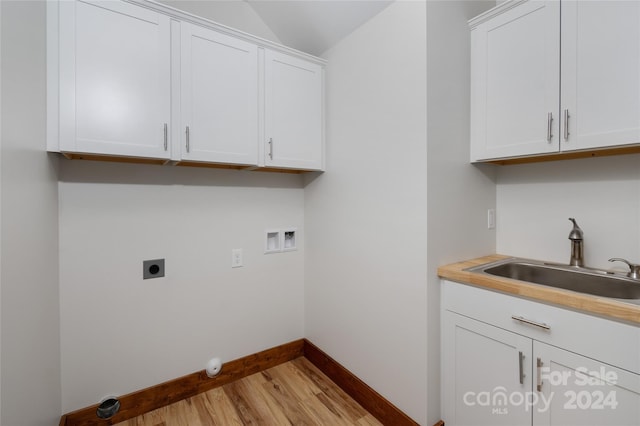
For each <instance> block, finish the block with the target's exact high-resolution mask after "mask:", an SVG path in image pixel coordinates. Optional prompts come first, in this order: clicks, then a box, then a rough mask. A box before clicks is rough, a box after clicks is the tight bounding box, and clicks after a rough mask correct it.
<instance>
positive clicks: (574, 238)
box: [569, 217, 584, 266]
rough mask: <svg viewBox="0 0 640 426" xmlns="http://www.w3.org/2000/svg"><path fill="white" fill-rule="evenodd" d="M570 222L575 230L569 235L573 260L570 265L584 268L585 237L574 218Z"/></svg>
mask: <svg viewBox="0 0 640 426" xmlns="http://www.w3.org/2000/svg"><path fill="white" fill-rule="evenodd" d="M569 220H570V221H571V222H573V229H572V230H571V233H569V239H570V240H571V260H569V265H571V266H584V247H583V243H582V240H583V239H584V238H583V237H584V235H583V233H582V229H580V227H579V226H578V224H577V223H576V220H575V219H574V218H572V217H570V218H569Z"/></svg>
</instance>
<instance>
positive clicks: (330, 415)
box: [116, 357, 382, 426]
mask: <svg viewBox="0 0 640 426" xmlns="http://www.w3.org/2000/svg"><path fill="white" fill-rule="evenodd" d="M244 425H258V426H261V425H264V426H277V425H278V426H279V425H283V426H284V425H296V426H298V425H300V426H305V425H309V426H327V425H331V426H382V424H381V423H380V422H378V420H376V419H375V418H374V417H373V416H372V415H371V414H370V413H368V412H367V411H366V410H364V409H363V408H362V407H361V406H360V405H359V404H358V403H357V402H355V401H354V400H353V399H351V397H349V396H348V395H347V394H346V393H345V392H344V391H342V390H341V389H340V388H339V387H338V386H337V385H336V384H335V383H333V382H332V381H331V380H330V379H329V378H328V377H327V376H325V375H324V373H322V372H321V371H320V370H318V368H317V367H315V366H314V365H313V364H312V363H311V362H309V361H307V360H306V359H305V358H304V357H300V358H297V359H294V360H293V361H289V362H286V363H284V364H280V365H277V366H275V367H272V368H269V369H267V370H264V371H262V372H259V373H256V374H253V375H250V376H247V377H244V378H242V379H240V380H237V381H234V382H231V383H228V384H225V385H224V386H222V387H218V388H215V389H211V390H209V391H207V392H203V393H200V394H198V395H195V396H192V397H190V398H187V399H184V400H181V401H179V402H176V403H174V404H171V405H168V406H166V407H162V408H159V409H156V410H153V411H151V412H148V413H145V414H143V415H141V416H138V417H136V418H133V419H130V420H127V421H124V422H121V423H118V424H117V425H116V426H244Z"/></svg>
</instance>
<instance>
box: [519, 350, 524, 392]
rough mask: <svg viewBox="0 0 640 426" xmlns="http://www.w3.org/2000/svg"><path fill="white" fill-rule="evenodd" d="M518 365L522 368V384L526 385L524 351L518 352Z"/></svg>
mask: <svg viewBox="0 0 640 426" xmlns="http://www.w3.org/2000/svg"><path fill="white" fill-rule="evenodd" d="M518 365H519V366H520V384H521V385H522V384H524V377H525V374H524V354H523V353H522V351H520V352H518Z"/></svg>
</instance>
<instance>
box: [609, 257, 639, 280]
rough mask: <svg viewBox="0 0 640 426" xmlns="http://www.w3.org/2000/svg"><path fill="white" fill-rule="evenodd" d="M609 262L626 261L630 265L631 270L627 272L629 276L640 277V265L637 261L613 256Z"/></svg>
mask: <svg viewBox="0 0 640 426" xmlns="http://www.w3.org/2000/svg"><path fill="white" fill-rule="evenodd" d="M609 262H624V263H626V264H627V265H628V266H629V272H628V273H627V276H628V277H629V278H635V279H638V278H640V265H638V264H636V263H631V262H629V261H628V260H627V259H622V258H620V257H612V258H611V259H609Z"/></svg>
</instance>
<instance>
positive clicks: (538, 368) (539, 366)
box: [536, 358, 544, 392]
mask: <svg viewBox="0 0 640 426" xmlns="http://www.w3.org/2000/svg"><path fill="white" fill-rule="evenodd" d="M543 364H544V363H543V362H542V360H541V359H540V358H538V362H537V363H536V367H537V371H538V383H537V385H536V389H537V390H538V392H542V365H543Z"/></svg>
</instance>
